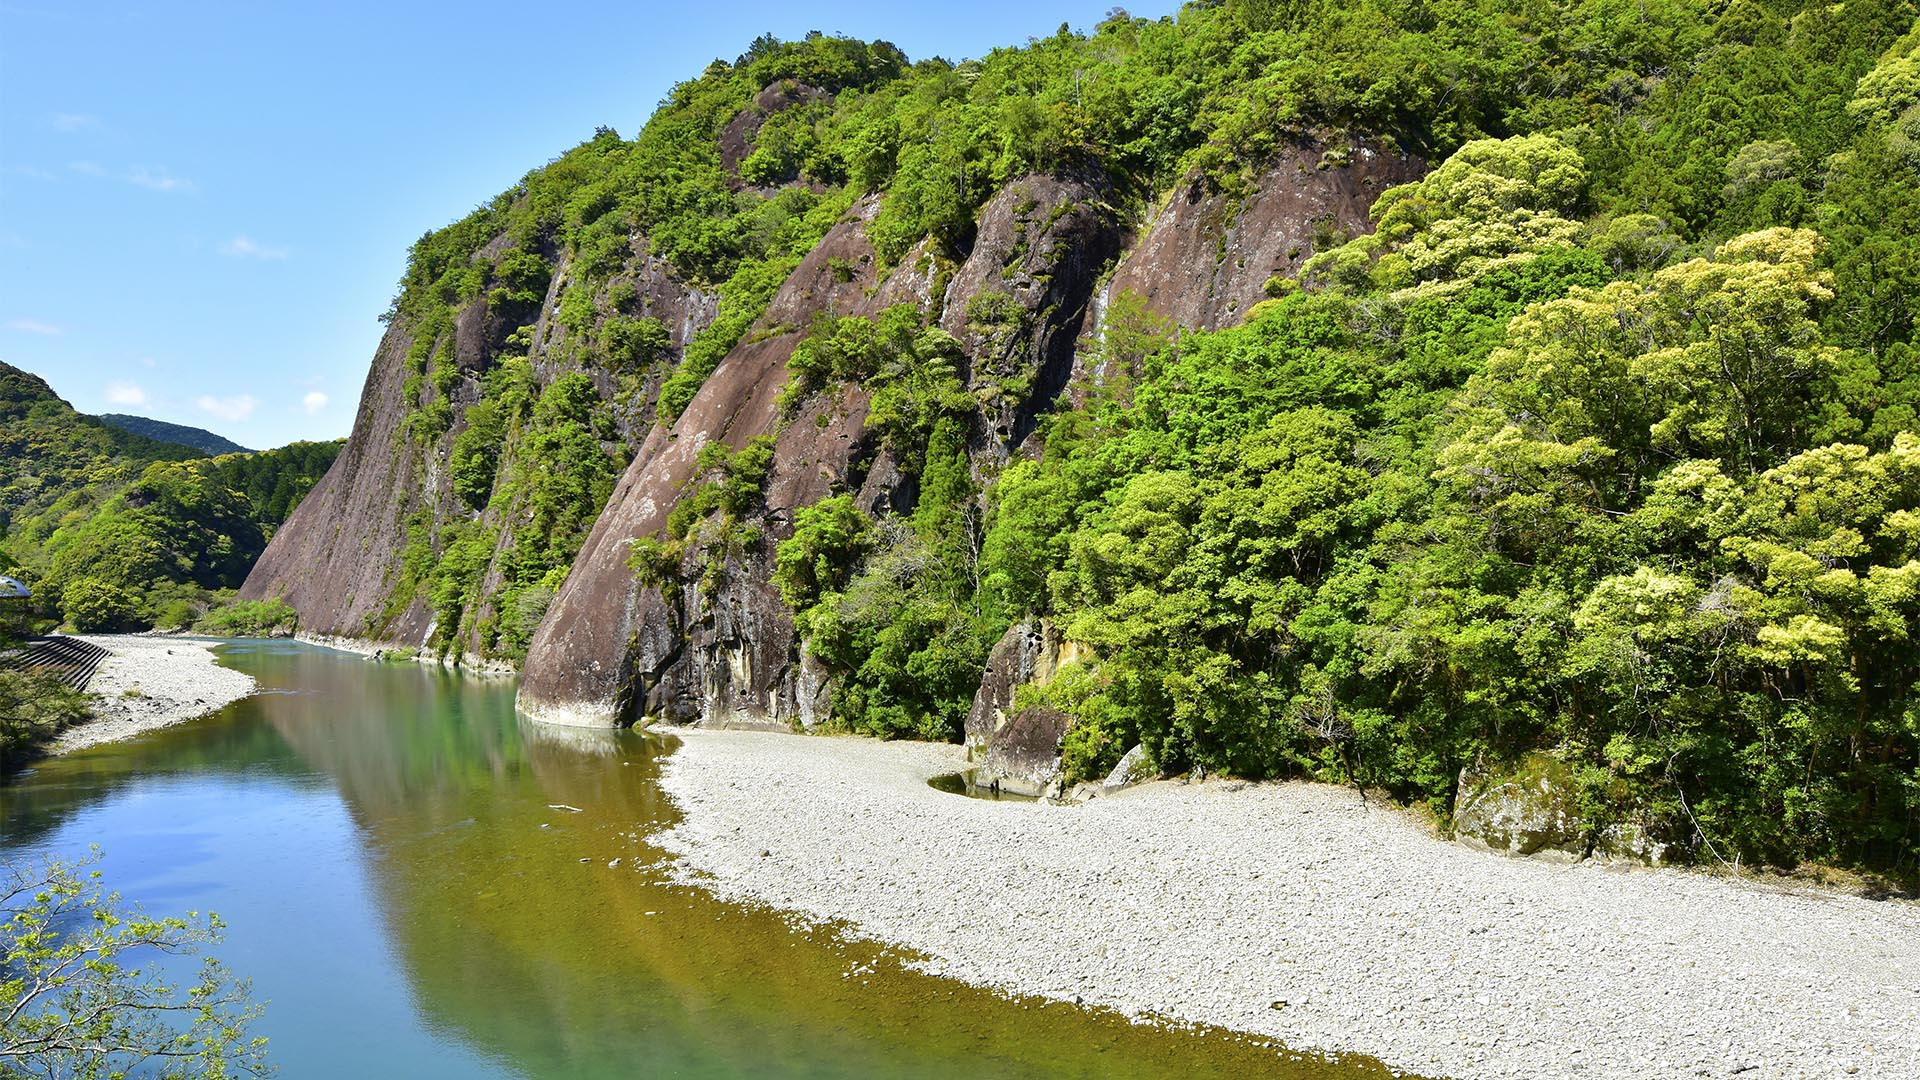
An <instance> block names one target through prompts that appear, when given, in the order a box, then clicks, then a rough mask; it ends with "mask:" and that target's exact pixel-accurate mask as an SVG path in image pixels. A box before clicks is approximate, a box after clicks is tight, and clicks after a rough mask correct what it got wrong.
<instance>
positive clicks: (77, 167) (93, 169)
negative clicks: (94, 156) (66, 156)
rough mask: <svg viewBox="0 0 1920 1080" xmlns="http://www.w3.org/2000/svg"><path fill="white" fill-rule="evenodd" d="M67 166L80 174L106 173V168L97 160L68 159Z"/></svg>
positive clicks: (99, 174) (94, 174)
mask: <svg viewBox="0 0 1920 1080" xmlns="http://www.w3.org/2000/svg"><path fill="white" fill-rule="evenodd" d="M67 168H68V169H70V170H72V171H73V172H77V173H79V174H80V175H81V176H105V175H107V170H106V169H104V168H102V167H101V165H100V163H99V162H97V161H69V162H67Z"/></svg>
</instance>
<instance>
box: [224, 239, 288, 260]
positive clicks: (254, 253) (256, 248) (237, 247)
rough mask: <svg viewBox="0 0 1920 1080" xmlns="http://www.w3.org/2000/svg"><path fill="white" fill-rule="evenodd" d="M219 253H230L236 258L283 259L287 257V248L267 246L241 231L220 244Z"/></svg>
mask: <svg viewBox="0 0 1920 1080" xmlns="http://www.w3.org/2000/svg"><path fill="white" fill-rule="evenodd" d="M220 254H222V255H231V256H233V257H234V258H236V259H284V258H286V257H287V249H286V248H282V247H268V246H267V245H265V244H262V243H260V242H259V241H257V240H255V239H254V238H253V237H251V236H248V235H247V234H246V233H241V234H239V235H238V236H235V237H234V238H233V239H231V240H229V241H227V242H226V243H224V244H221V245H220Z"/></svg>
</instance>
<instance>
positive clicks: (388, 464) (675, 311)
mask: <svg viewBox="0 0 1920 1080" xmlns="http://www.w3.org/2000/svg"><path fill="white" fill-rule="evenodd" d="M646 248H647V245H646V242H645V240H644V239H643V238H639V237H636V238H634V240H633V253H632V255H631V258H630V259H629V261H628V262H627V264H626V266H625V267H624V268H623V269H622V271H621V272H619V273H617V274H615V275H613V277H612V278H611V282H610V284H624V285H626V286H630V287H632V288H633V290H634V301H633V304H634V307H635V309H636V310H637V311H639V312H641V313H643V314H646V315H650V316H652V317H654V318H658V319H660V321H661V322H662V324H663V325H664V326H665V327H666V329H667V332H668V335H669V337H670V338H671V340H672V345H673V348H674V349H676V350H677V349H679V348H683V347H684V346H685V345H686V343H687V342H688V341H689V340H691V339H692V337H693V335H694V334H696V333H698V332H699V331H700V330H701V329H702V328H703V327H705V326H706V325H707V324H708V323H710V322H712V321H713V318H714V314H715V310H716V297H715V296H714V295H713V294H712V293H710V292H706V291H703V290H701V289H698V288H695V287H693V286H689V285H687V284H685V283H683V282H681V281H679V280H678V279H677V278H675V277H674V275H673V273H672V271H671V269H670V268H669V267H668V266H667V264H666V263H664V262H663V261H661V260H659V259H656V258H653V257H652V256H650V255H649V254H647V250H646ZM501 252H502V242H501V241H496V242H494V243H491V244H488V245H486V246H484V247H482V248H481V249H480V250H479V251H478V252H476V253H475V255H474V261H475V263H481V262H487V261H491V260H492V259H494V258H496V257H498V256H499V255H500V254H501ZM571 273H572V270H571V267H570V266H569V265H568V264H567V263H566V261H565V260H564V259H563V260H561V262H560V264H559V265H558V266H557V267H555V269H554V272H553V275H552V278H551V280H550V282H549V284H548V287H547V292H546V295H545V297H544V299H543V300H542V302H541V304H540V306H539V308H538V309H537V311H535V312H533V313H532V316H533V321H532V322H531V323H530V324H528V327H527V330H526V331H525V333H526V337H527V340H526V342H525V347H526V351H527V353H528V359H529V362H530V364H531V368H532V371H533V374H534V377H535V379H536V382H537V383H538V385H539V387H542V388H544V387H546V386H549V385H551V384H552V383H553V382H554V381H555V380H556V379H559V378H560V377H561V376H563V375H567V374H572V373H581V374H585V375H586V376H588V377H589V378H590V379H592V380H593V382H594V385H595V388H596V389H597V391H598V392H599V394H600V396H601V398H602V400H603V402H604V403H605V404H603V406H602V408H603V409H605V411H606V413H607V420H608V425H609V426H610V427H611V429H612V435H613V437H612V438H610V439H607V440H605V441H604V442H603V444H602V445H603V448H604V449H605V450H606V451H607V452H608V453H609V454H610V455H612V456H614V457H615V458H616V460H619V461H622V462H624V461H625V460H626V459H627V457H628V456H629V455H630V454H631V452H632V449H631V446H632V443H633V441H635V440H637V438H638V437H639V436H640V434H641V433H642V432H644V431H646V430H647V427H648V425H649V423H650V422H651V419H652V417H651V412H650V406H649V404H648V403H650V402H651V400H652V397H653V395H654V394H655V393H657V390H658V376H657V375H655V376H654V378H653V382H652V384H651V385H649V386H647V387H644V388H642V389H643V391H644V392H642V393H636V394H631V395H623V394H622V393H621V389H622V387H621V385H620V383H619V382H618V380H617V379H616V378H615V376H614V375H613V374H612V373H611V372H609V371H608V370H607V369H606V368H605V367H604V366H603V365H600V364H597V363H594V362H593V359H592V352H591V350H590V349H588V348H586V347H585V345H584V342H583V341H582V340H581V339H582V337H583V335H579V334H575V333H573V332H570V331H569V330H568V329H567V328H566V326H565V325H563V323H562V321H561V320H560V318H559V317H558V308H559V302H560V297H561V294H562V293H563V291H564V289H565V287H566V285H567V282H568V279H569V277H570V275H571ZM516 321H517V320H515V319H513V318H511V317H509V315H508V314H507V313H503V312H502V311H501V310H496V309H495V308H494V307H493V306H492V305H490V304H489V303H488V302H487V299H486V298H485V297H477V298H475V299H474V300H472V301H470V302H468V303H466V304H464V305H462V306H461V308H460V309H459V311H458V312H457V313H456V315H455V317H454V319H453V320H452V326H451V327H450V328H448V329H446V330H444V331H442V332H441V336H439V337H438V338H435V339H434V340H429V341H422V340H421V339H422V337H423V336H427V335H430V334H431V333H432V332H431V331H428V330H425V329H424V328H422V327H418V326H416V325H414V324H413V323H412V322H411V321H409V320H408V319H407V318H406V317H405V316H404V315H400V316H396V317H395V318H394V319H393V320H392V321H391V322H390V323H389V325H388V328H387V332H386V335H385V336H384V337H383V338H382V339H381V343H380V347H379V350H378V351H377V352H376V353H375V355H374V361H373V367H372V370H371V371H369V373H368V375H367V382H366V385H365V387H364V388H363V390H362V391H361V395H360V406H359V411H358V413H357V414H356V415H355V419H354V425H353V432H352V434H351V436H350V437H349V438H348V440H347V444H346V446H345V448H343V449H342V451H341V453H340V456H339V457H338V458H337V459H336V460H335V461H334V464H333V467H332V469H330V470H329V471H328V473H327V475H326V476H325V477H324V478H322V479H321V481H320V482H319V483H318V484H317V485H315V487H314V489H313V490H312V492H310V493H309V494H308V495H307V497H306V498H305V499H304V500H302V502H301V503H300V505H299V507H298V508H297V509H296V510H295V511H294V513H293V515H292V516H291V517H290V518H289V519H288V520H287V522H286V523H285V524H284V525H283V526H282V527H281V528H280V530H279V531H278V532H277V533H276V534H275V535H274V537H273V540H272V542H271V543H269V544H268V545H267V549H266V551H265V552H264V553H263V554H262V555H261V557H260V559H259V561H258V562H257V563H255V565H254V567H253V570H252V572H251V573H250V574H249V575H248V577H247V581H246V584H245V585H244V586H243V587H242V589H241V590H240V595H241V597H242V598H243V599H266V598H269V597H281V598H284V599H285V600H286V601H287V602H288V603H290V604H292V605H293V606H294V608H295V609H296V610H298V611H299V612H300V625H301V629H302V632H303V633H304V634H308V635H313V636H320V637H342V638H350V639H356V640H363V641H371V642H376V643H381V644H386V645H394V646H398V647H401V648H403V649H407V650H417V649H422V648H425V647H427V646H428V644H429V638H430V637H431V636H432V634H433V631H434V629H435V626H434V614H433V612H432V611H431V610H430V609H429V608H428V606H427V604H426V602H425V599H426V598H425V596H424V595H423V593H422V591H421V589H420V582H419V581H417V580H410V579H409V577H408V568H407V566H406V555H405V553H406V551H407V549H408V546H409V543H410V542H411V541H412V540H413V539H414V537H412V536H411V535H410V533H411V532H412V531H413V530H414V529H416V528H418V529H422V530H425V532H426V533H427V534H432V533H435V532H438V531H439V530H440V529H441V528H443V527H444V526H445V525H447V524H448V523H455V522H472V523H474V524H475V525H477V526H478V527H479V528H480V529H482V530H493V532H494V535H495V537H496V542H495V546H494V552H493V556H492V558H491V560H490V561H489V562H488V565H487V566H486V568H485V570H484V571H483V573H484V575H485V581H486V583H487V586H488V587H487V588H486V589H484V590H483V593H484V594H485V595H492V594H493V593H494V591H495V590H496V588H497V586H498V584H499V582H500V579H501V575H502V572H503V563H504V562H505V560H506V558H507V556H508V553H509V552H511V550H512V548H513V545H514V540H515V527H516V525H517V524H518V523H519V521H520V520H521V517H522V510H523V507H522V506H521V505H519V504H518V503H515V502H512V501H506V502H502V503H500V504H498V505H490V506H488V507H487V509H486V510H485V511H484V512H481V513H478V514H476V513H475V512H474V511H472V510H470V509H469V508H468V507H467V506H465V505H464V504H462V503H461V502H460V500H459V498H458V497H457V496H456V495H455V493H454V490H453V480H452V475H451V471H452V470H451V469H450V468H449V467H448V456H449V452H450V447H451V446H452V445H453V443H454V441H455V440H456V439H458V437H459V436H460V434H461V433H462V432H463V431H465V430H466V426H467V413H468V410H469V409H471V408H472V407H473V405H474V404H475V403H477V402H478V401H479V400H480V396H481V395H480V384H481V381H482V380H483V379H484V378H485V377H486V375H487V373H488V372H489V371H490V370H492V368H493V367H494V365H495V364H496V363H498V361H499V357H500V356H501V355H502V353H503V351H504V347H505V343H506V339H507V337H508V335H510V334H513V333H514V332H515V331H516V330H518V329H519V327H518V326H516V325H510V324H511V323H515V322H516ZM596 329H597V328H596ZM435 349H445V350H448V352H450V354H451V357H452V361H453V367H454V369H455V372H456V373H457V374H456V377H455V378H454V379H453V380H452V382H451V383H450V385H449V386H448V388H447V390H446V391H445V400H446V402H447V404H448V406H449V407H450V412H451V423H450V425H449V426H448V428H447V430H445V431H444V432H443V433H441V434H439V435H438V436H435V437H433V438H431V439H419V438H416V437H414V436H413V435H412V434H411V433H410V431H409V427H408V422H409V418H410V417H412V416H414V415H415V414H417V413H418V411H419V409H420V407H421V406H422V404H423V402H424V401H425V400H427V399H429V398H430V397H431V396H432V395H434V394H435V393H436V391H434V390H432V389H428V388H425V387H423V386H422V385H421V379H420V378H418V377H417V375H416V374H414V373H412V372H410V371H409V365H410V364H412V363H415V362H416V361H415V359H414V358H415V357H418V356H420V355H422V354H423V353H425V352H431V351H433V350H435ZM410 354H411V355H410ZM623 397H625V398H627V400H628V402H629V404H628V405H627V406H626V407H624V408H622V407H619V406H618V405H617V404H616V402H617V401H619V400H620V399H621V398H623ZM499 452H500V455H501V464H500V471H501V473H502V474H503V475H504V474H506V473H509V472H511V471H512V470H513V469H514V468H515V467H516V464H518V463H519V458H520V455H522V454H523V453H526V449H525V448H524V447H522V446H519V445H517V444H515V443H512V442H509V443H508V444H507V445H505V446H503V447H501V448H500V449H499ZM527 465H528V467H532V468H543V467H546V463H543V462H534V461H531V460H529V461H527ZM471 614H472V616H473V618H472V619H471V620H470V624H469V627H468V628H467V629H466V630H458V629H456V630H454V631H451V632H449V633H447V634H444V635H442V637H443V638H446V639H447V640H446V641H445V642H443V644H442V646H441V647H442V648H443V649H444V650H445V651H447V652H449V653H451V654H452V655H454V656H456V657H458V656H460V655H461V654H463V653H478V652H481V651H483V650H482V649H481V648H480V647H479V646H480V643H479V642H476V641H475V640H473V637H472V631H471V625H474V624H480V623H485V622H488V621H490V620H491V619H492V617H493V616H494V614H495V613H494V612H492V611H491V610H481V611H476V612H473V613H471Z"/></svg>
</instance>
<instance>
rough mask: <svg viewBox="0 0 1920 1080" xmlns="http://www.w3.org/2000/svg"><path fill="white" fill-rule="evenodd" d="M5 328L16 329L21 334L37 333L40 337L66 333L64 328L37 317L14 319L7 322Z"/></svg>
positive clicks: (57, 335)
mask: <svg viewBox="0 0 1920 1080" xmlns="http://www.w3.org/2000/svg"><path fill="white" fill-rule="evenodd" d="M7 329H9V330H18V331H19V332H21V333H23V334H39V335H40V336H41V337H59V336H60V335H61V334H64V333H66V330H65V329H63V328H61V327H58V326H55V325H53V324H52V323H50V322H41V321H40V320H39V319H14V320H12V321H11V322H9V323H7Z"/></svg>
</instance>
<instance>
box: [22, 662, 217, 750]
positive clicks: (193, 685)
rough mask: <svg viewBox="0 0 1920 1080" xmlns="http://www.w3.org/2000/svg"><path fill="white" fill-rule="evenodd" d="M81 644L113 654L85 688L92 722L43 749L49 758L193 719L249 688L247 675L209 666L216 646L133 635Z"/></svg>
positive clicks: (69, 730)
mask: <svg viewBox="0 0 1920 1080" xmlns="http://www.w3.org/2000/svg"><path fill="white" fill-rule="evenodd" d="M82 640H85V641H88V642H91V643H92V644H95V645H98V646H100V647H101V648H103V649H106V650H107V651H108V652H110V653H112V654H113V655H112V656H110V657H108V658H107V659H106V660H104V661H102V662H101V664H100V670H99V671H97V672H95V674H94V676H93V681H92V683H90V684H89V685H88V687H87V690H88V691H89V692H90V693H92V694H94V695H96V697H97V698H98V700H97V701H96V702H95V704H94V716H93V719H91V720H87V721H85V722H84V723H81V724H77V725H75V726H74V727H71V728H68V729H67V730H66V731H63V732H61V733H60V735H59V737H58V738H56V739H54V740H53V742H52V743H51V744H50V745H49V746H48V747H47V753H49V754H70V753H72V752H74V751H76V750H84V749H86V748H87V747H90V746H99V745H100V744H102V743H109V742H117V741H119V740H121V739H130V738H133V737H134V736H136V735H142V734H145V733H146V732H149V731H157V730H159V729H160V728H164V727H171V726H173V725H174V724H179V723H184V722H186V721H188V720H197V719H199V718H200V717H202V716H205V715H207V714H208V713H211V712H217V711H219V710H220V709H223V708H225V707H226V706H228V705H231V704H232V703H234V702H236V701H239V700H240V699H241V698H244V697H247V696H248V695H250V694H252V693H253V692H254V689H255V684H254V681H253V676H251V675H243V674H241V673H240V672H238V671H234V670H232V669H230V668H224V667H221V666H220V665H219V664H218V663H216V662H215V658H214V655H213V648H214V646H215V645H216V644H218V643H217V642H212V641H204V640H197V639H193V638H181V637H164V636H147V635H135V634H112V635H88V636H86V637H84V638H83V639H82Z"/></svg>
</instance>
